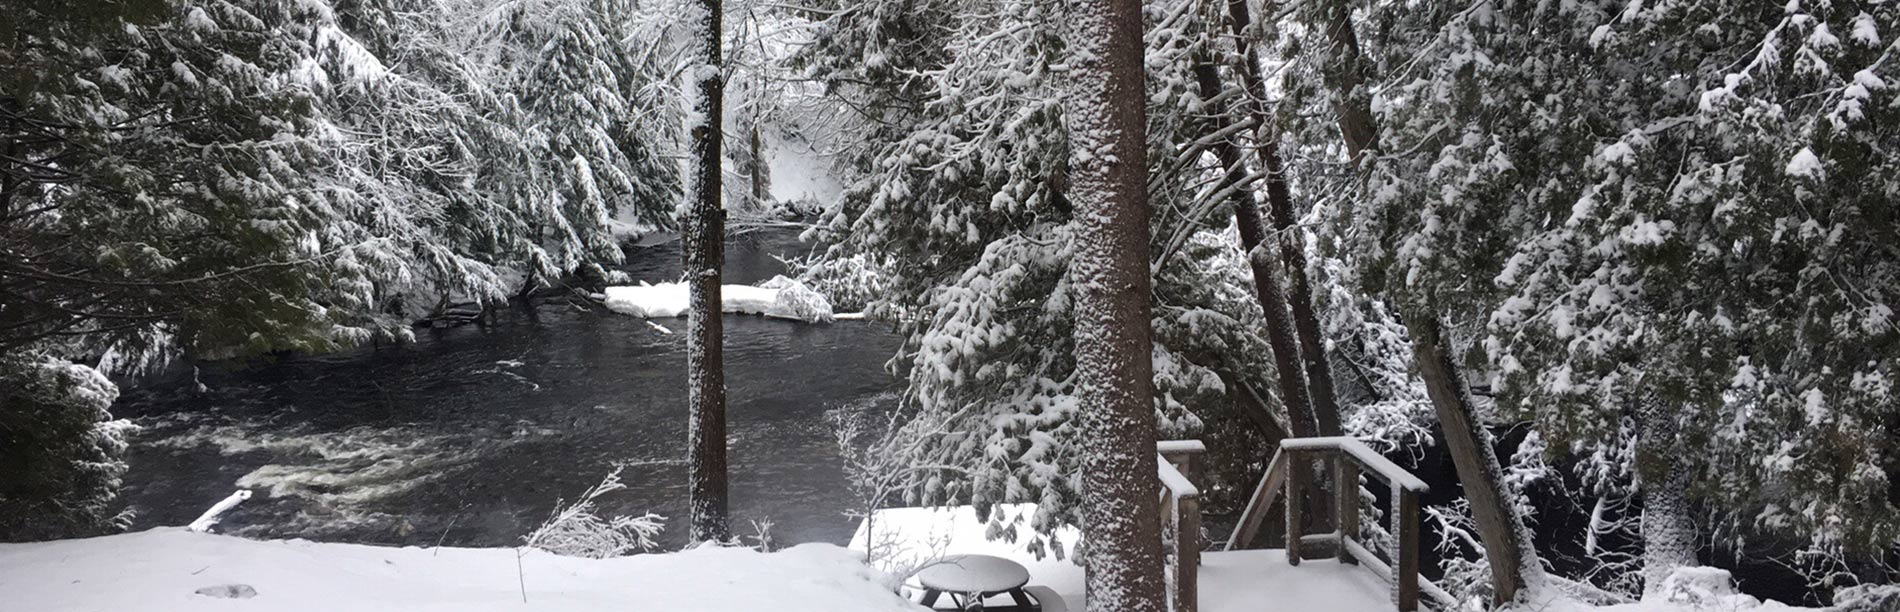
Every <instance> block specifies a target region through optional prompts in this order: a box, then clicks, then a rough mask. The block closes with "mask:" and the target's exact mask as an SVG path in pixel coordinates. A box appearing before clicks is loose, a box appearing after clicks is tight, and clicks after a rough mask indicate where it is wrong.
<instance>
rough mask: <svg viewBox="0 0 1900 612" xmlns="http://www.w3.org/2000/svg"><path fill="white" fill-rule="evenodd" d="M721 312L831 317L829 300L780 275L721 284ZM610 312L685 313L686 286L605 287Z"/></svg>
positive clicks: (655, 316)
mask: <svg viewBox="0 0 1900 612" xmlns="http://www.w3.org/2000/svg"><path fill="white" fill-rule="evenodd" d="M719 292H720V298H721V302H722V303H723V308H722V309H723V310H724V311H725V312H733V313H744V314H759V315H765V316H768V317H777V318H782V319H797V320H800V321H805V322H807V323H821V322H829V321H831V320H832V312H831V301H830V300H828V299H825V296H824V295H823V294H820V293H818V292H816V291H813V290H811V288H810V287H807V286H805V284H804V283H801V282H798V281H797V280H793V279H790V278H786V277H784V276H775V277H772V280H768V281H765V282H764V283H761V284H760V285H759V286H757V287H754V286H750V285H721V286H720V288H719ZM602 301H603V302H605V303H606V305H607V308H608V309H609V310H612V311H614V312H618V313H621V314H626V315H633V316H636V317H645V318H649V319H659V318H667V317H677V316H680V315H684V314H686V311H687V309H688V307H689V303H688V300H687V291H686V285H685V284H682V283H660V284H658V285H649V284H645V283H641V284H640V285H637V286H624V287H608V288H607V291H606V294H605V298H604V299H603V300H602Z"/></svg>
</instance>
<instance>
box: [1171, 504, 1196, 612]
mask: <svg viewBox="0 0 1900 612" xmlns="http://www.w3.org/2000/svg"><path fill="white" fill-rule="evenodd" d="M1175 510H1178V511H1179V516H1178V517H1177V518H1178V523H1177V526H1176V527H1175V528H1176V529H1177V530H1178V531H1176V532H1175V534H1174V547H1175V548H1174V589H1175V595H1174V610H1175V612H1195V610H1196V609H1197V608H1199V607H1200V598H1201V580H1200V573H1201V500H1200V499H1198V498H1193V497H1184V498H1181V499H1180V500H1177V501H1176V502H1175Z"/></svg>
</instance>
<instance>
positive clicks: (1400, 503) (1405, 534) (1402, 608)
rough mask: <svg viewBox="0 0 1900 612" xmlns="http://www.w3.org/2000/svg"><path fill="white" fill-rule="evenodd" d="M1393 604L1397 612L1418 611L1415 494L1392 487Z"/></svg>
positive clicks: (1401, 488)
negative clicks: (1393, 544)
mask: <svg viewBox="0 0 1900 612" xmlns="http://www.w3.org/2000/svg"><path fill="white" fill-rule="evenodd" d="M1392 537H1393V538H1395V539H1396V540H1397V541H1396V543H1395V546H1396V548H1397V550H1394V551H1392V600H1393V603H1395V604H1397V605H1398V608H1399V612H1414V611H1416V610H1418V493H1415V492H1413V491H1412V490H1411V489H1407V488H1405V487H1402V486H1399V485H1397V484H1394V485H1392Z"/></svg>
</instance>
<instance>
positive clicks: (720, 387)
mask: <svg viewBox="0 0 1900 612" xmlns="http://www.w3.org/2000/svg"><path fill="white" fill-rule="evenodd" d="M697 8H699V9H700V10H702V11H704V12H703V14H702V15H701V17H702V26H701V31H700V32H699V34H700V35H701V38H700V40H699V41H698V42H699V49H697V51H698V54H699V57H698V59H699V60H700V61H699V62H697V63H696V64H695V65H693V66H692V68H691V69H690V70H689V71H688V76H687V78H688V79H689V80H691V81H692V82H689V83H687V87H690V88H695V89H697V90H698V98H697V99H696V100H694V104H693V112H694V113H696V114H698V115H699V123H697V124H695V125H693V126H692V129H691V132H692V133H691V136H692V144H693V150H694V156H693V162H692V163H689V165H688V166H689V167H688V172H687V174H688V176H687V177H686V185H687V190H686V191H687V194H686V196H687V197H688V198H690V201H691V202H692V207H691V209H690V211H689V212H688V215H687V218H686V221H685V223H684V224H683V227H682V228H681V232H680V235H681V239H682V242H683V244H682V247H683V248H682V249H681V257H682V258H683V259H684V264H685V266H684V267H685V273H686V283H687V287H688V291H689V296H688V301H689V310H688V311H687V322H686V324H687V327H688V328H690V329H689V332H688V334H687V336H686V388H687V398H686V403H687V406H688V417H687V447H688V453H690V456H689V457H688V464H689V466H690V467H689V468H688V472H689V474H688V476H687V484H688V486H687V489H688V492H687V495H688V510H687V512H688V514H689V517H688V523H687V524H688V526H689V530H690V534H689V536H688V538H689V539H690V540H691V541H692V542H694V543H699V542H706V541H724V540H727V539H729V538H730V536H731V532H730V530H729V527H728V521H727V514H726V511H727V509H726V505H727V502H726V499H727V498H726V482H727V478H726V374H725V360H724V355H723V349H724V342H725V337H724V331H725V326H724V321H722V320H721V319H720V317H721V316H722V315H721V305H722V304H721V299H720V295H719V283H720V268H721V266H722V265H723V264H724V260H725V253H724V249H725V245H724V242H725V225H726V223H725V216H726V211H725V207H724V201H723V200H724V197H723V196H724V193H723V192H722V191H721V186H720V182H721V179H722V178H723V177H722V175H721V169H720V152H719V148H720V144H721V143H720V140H721V133H720V124H721V120H722V117H721V114H722V113H721V111H722V110H723V109H722V106H723V102H724V100H723V99H722V98H723V96H724V83H723V81H722V77H721V76H720V73H719V68H720V57H719V56H720V52H719V51H720V49H719V47H720V44H721V42H722V36H721V27H720V20H721V15H720V0H700V3H699V6H698V7H697Z"/></svg>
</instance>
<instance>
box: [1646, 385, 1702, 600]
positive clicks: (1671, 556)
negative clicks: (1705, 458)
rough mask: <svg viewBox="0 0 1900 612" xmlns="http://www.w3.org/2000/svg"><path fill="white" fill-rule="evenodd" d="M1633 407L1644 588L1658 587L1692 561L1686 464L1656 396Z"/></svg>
mask: <svg viewBox="0 0 1900 612" xmlns="http://www.w3.org/2000/svg"><path fill="white" fill-rule="evenodd" d="M1638 401H1640V402H1642V403H1641V404H1639V405H1638V406H1637V409H1636V420H1637V432H1636V465H1637V478H1638V479H1639V483H1640V486H1641V487H1642V492H1643V517H1642V531H1643V593H1644V594H1649V593H1655V592H1657V591H1659V590H1661V589H1662V583H1663V579H1664V578H1667V577H1669V574H1670V573H1671V572H1674V571H1675V570H1676V568H1679V567H1687V566H1691V565H1695V564H1696V527H1695V522H1694V521H1693V520H1691V519H1690V515H1689V511H1690V510H1689V495H1688V488H1689V485H1690V484H1692V481H1693V480H1694V473H1693V472H1692V471H1691V470H1690V469H1689V463H1688V462H1686V461H1681V460H1679V459H1678V458H1677V457H1676V434H1677V432H1678V431H1679V430H1680V426H1679V425H1678V424H1677V422H1676V419H1675V416H1674V415H1673V414H1671V411H1670V410H1669V409H1668V406H1667V405H1666V404H1664V403H1663V401H1662V399H1661V398H1658V397H1655V396H1653V395H1651V396H1646V397H1644V398H1643V399H1641V400H1638Z"/></svg>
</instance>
